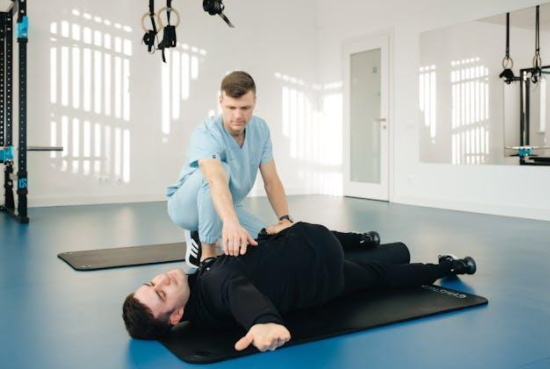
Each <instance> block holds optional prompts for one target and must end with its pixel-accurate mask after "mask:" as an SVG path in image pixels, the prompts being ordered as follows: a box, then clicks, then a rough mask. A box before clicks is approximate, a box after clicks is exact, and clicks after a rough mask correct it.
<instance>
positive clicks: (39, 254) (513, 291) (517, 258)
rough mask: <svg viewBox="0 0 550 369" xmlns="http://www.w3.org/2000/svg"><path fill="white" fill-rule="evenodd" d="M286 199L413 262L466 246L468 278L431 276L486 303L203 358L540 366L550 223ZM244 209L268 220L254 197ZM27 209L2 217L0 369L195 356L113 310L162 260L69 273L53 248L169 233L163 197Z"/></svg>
mask: <svg viewBox="0 0 550 369" xmlns="http://www.w3.org/2000/svg"><path fill="white" fill-rule="evenodd" d="M289 203H290V209H291V212H292V214H293V215H294V217H295V218H296V219H299V220H304V221H308V222H314V223H322V224H324V225H326V226H328V227H329V228H332V229H337V230H342V231H359V230H361V231H366V230H372V229H375V230H378V231H379V232H380V234H381V235H382V239H383V241H384V242H392V241H403V242H405V243H406V244H407V245H408V246H409V248H410V249H411V253H412V259H413V261H426V262H434V261H435V260H436V257H437V255H438V254H439V253H442V252H452V253H456V254H458V255H460V256H464V255H472V256H474V257H475V258H476V261H477V262H478V273H477V274H476V275H475V276H467V277H463V278H461V279H455V280H445V281H441V284H442V285H444V286H446V287H450V288H454V289H458V290H462V291H467V292H471V293H475V294H479V295H481V296H484V297H486V298H488V299H489V305H488V306H485V307H480V308H474V309H471V310H464V311H460V312H455V313H450V314H445V315H440V316H436V317H431V318H425V319H421V320H416V321H412V322H407V323H402V324H396V325H392V326H388V327H383V328H378V329H373V330H370V331H366V332H360V333H355V334H349V335H346V336H341V337H337V338H332V339H327V340H323V341H318V342H314V343H310V344H305V345H299V346H294V347H289V348H285V349H280V350H277V351H276V352H273V353H266V354H260V355H253V356H249V357H245V358H242V359H236V360H232V361H228V362H222V363H218V364H213V365H211V366H212V367H220V368H241V367H246V368H283V367H286V368H295V367H306V368H360V367H365V368H372V369H375V368H437V369H441V368H484V369H487V368H499V369H500V368H527V369H542V368H550V292H549V289H548V284H549V282H550V223H548V222H542V221H533V220H524V219H516V218H506V217H497V216H489V215H480V214H471V213H464V212H454V211H446V210H437V209H429V208H421V207H413V206H405V205H396V204H388V203H384V202H376V201H366V200H359V199H351V198H335V197H326V196H293V197H290V198H289ZM247 207H248V208H249V209H251V210H252V211H253V212H255V213H256V214H258V215H260V216H261V217H263V218H264V220H265V221H266V222H270V223H271V222H273V221H274V215H273V214H272V212H271V210H270V207H269V203H268V201H267V199H266V198H255V199H250V200H249V201H248V202H247ZM30 218H31V224H29V225H20V224H18V223H16V222H15V221H13V220H12V219H10V218H8V217H7V216H6V215H5V214H2V213H0V368H25V369H28V368H55V369H61V368H79V369H82V368H103V369H105V368H118V369H124V368H140V369H145V368H184V367H190V366H193V365H189V364H186V363H184V362H181V361H179V359H177V358H176V357H175V356H173V355H172V354H171V353H170V352H169V351H167V350H166V349H165V348H164V347H163V346H162V345H161V344H159V343H157V342H143V341H134V340H131V339H129V337H128V336H127V334H126V332H125V330H124V326H123V323H122V320H121V304H122V301H123V299H124V297H125V296H126V295H127V294H128V293H129V292H130V291H132V290H133V289H134V288H135V287H137V286H138V285H139V284H140V283H143V282H145V281H148V280H149V279H150V278H151V277H152V276H153V275H155V274H156V273H157V272H159V271H163V270H166V269H167V268H171V267H173V266H174V264H168V265H152V266H144V267H134V268H121V269H113V270H105V271H94V272H76V271H74V270H73V269H71V268H70V267H69V266H68V265H66V264H65V263H64V262H62V261H61V260H59V259H58V258H57V254H58V253H60V252H63V251H77V250H88V249H100V248H109V247H123V246H135V245H146V244H153V243H170V242H178V241H181V240H182V239H183V234H182V231H181V230H179V229H178V228H177V227H175V226H174V225H172V224H171V222H170V220H169V219H168V217H167V215H166V212H165V204H163V203H144V204H130V205H102V206H76V207H54V208H38V209H31V210H30ZM176 265H177V264H176ZM200 367H205V366H204V365H201V366H200Z"/></svg>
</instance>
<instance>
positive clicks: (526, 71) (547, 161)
mask: <svg viewBox="0 0 550 369" xmlns="http://www.w3.org/2000/svg"><path fill="white" fill-rule="evenodd" d="M540 69H542V70H545V69H550V65H545V66H542V67H540ZM533 72H535V68H523V69H520V71H519V77H517V80H518V81H519V82H520V128H519V145H520V147H523V146H525V147H529V146H530V137H531V131H530V122H531V120H530V118H531V117H530V110H531V92H530V91H531V89H530V86H531V75H532V74H533ZM524 97H525V98H524ZM518 156H519V164H520V165H539V166H550V157H544V156H538V155H525V156H524V155H518Z"/></svg>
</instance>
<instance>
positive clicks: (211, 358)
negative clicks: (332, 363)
mask: <svg viewBox="0 0 550 369" xmlns="http://www.w3.org/2000/svg"><path fill="white" fill-rule="evenodd" d="M487 303H488V301H487V299H485V298H483V297H480V296H475V295H471V294H468V293H464V292H459V291H455V290H451V289H447V288H442V287H437V286H422V287H416V288H408V289H401V290H381V291H369V292H358V293H355V294H353V295H348V296H343V297H340V298H337V299H335V300H333V301H331V302H329V303H327V304H325V305H324V306H320V307H317V308H314V309H308V310H303V311H296V312H293V313H291V314H289V315H287V316H286V317H285V319H284V321H285V326H286V327H287V328H288V330H289V331H290V334H291V335H292V338H291V340H290V341H289V342H287V343H286V344H285V345H284V346H282V347H281V348H285V347H288V346H293V345H297V344H301V343H306V342H311V341H316V340H320V339H324V338H328V337H334V336H338V335H342V334H346V333H351V332H356V331H361V330H366V329H370V328H374V327H380V326H385V325H389V324H393V323H398V322H403V321H407V320H412V319H418V318H422V317H426V316H431V315H435V314H441V313H446V312H450V311H455V310H460V309H464V308H468V307H473V306H478V305H485V304H487ZM432 324H437V323H432ZM403 329H405V328H403ZM245 334H246V332H245V330H244V329H243V328H240V327H239V328H234V329H224V330H207V329H199V328H197V327H194V326H193V325H192V324H189V323H188V322H183V323H180V324H179V325H177V326H175V327H174V328H173V329H172V330H171V331H170V332H169V334H168V335H166V336H165V337H163V338H162V339H161V340H160V342H161V343H162V344H163V345H164V346H166V348H168V349H169V350H170V351H172V352H173V353H174V354H175V355H176V356H177V357H178V358H180V359H181V360H183V361H186V362H189V363H195V364H206V363H213V362H217V361H222V360H228V359H232V358H236V357H240V356H247V355H251V354H254V353H258V352H259V351H258V350H257V349H256V348H255V347H252V346H250V347H249V348H247V349H246V350H244V351H241V352H239V351H236V350H235V349H234V346H235V343H236V342H237V341H238V340H239V339H240V338H242V337H243V336H244V335H245Z"/></svg>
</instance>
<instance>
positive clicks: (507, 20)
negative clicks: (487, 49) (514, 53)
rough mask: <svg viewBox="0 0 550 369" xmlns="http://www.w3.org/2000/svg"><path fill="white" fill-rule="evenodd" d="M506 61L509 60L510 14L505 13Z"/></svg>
mask: <svg viewBox="0 0 550 369" xmlns="http://www.w3.org/2000/svg"><path fill="white" fill-rule="evenodd" d="M506 59H510V13H506Z"/></svg>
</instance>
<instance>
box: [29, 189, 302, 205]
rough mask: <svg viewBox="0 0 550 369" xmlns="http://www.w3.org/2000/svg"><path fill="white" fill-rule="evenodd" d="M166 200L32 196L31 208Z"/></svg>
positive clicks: (146, 196) (295, 192)
mask: <svg viewBox="0 0 550 369" xmlns="http://www.w3.org/2000/svg"><path fill="white" fill-rule="evenodd" d="M285 192H286V194H287V195H288V196H292V195H312V194H313V193H308V192H306V191H304V190H303V189H300V188H288V189H285ZM248 196H249V197H261V196H266V193H265V190H264V189H263V188H261V187H260V188H253V189H252V191H250V194H249V195H248ZM157 201H166V196H165V195H163V194H142V195H125V196H78V197H30V198H29V208H40V207H49V206H75V205H102V204H122V203H139V202H157Z"/></svg>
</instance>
